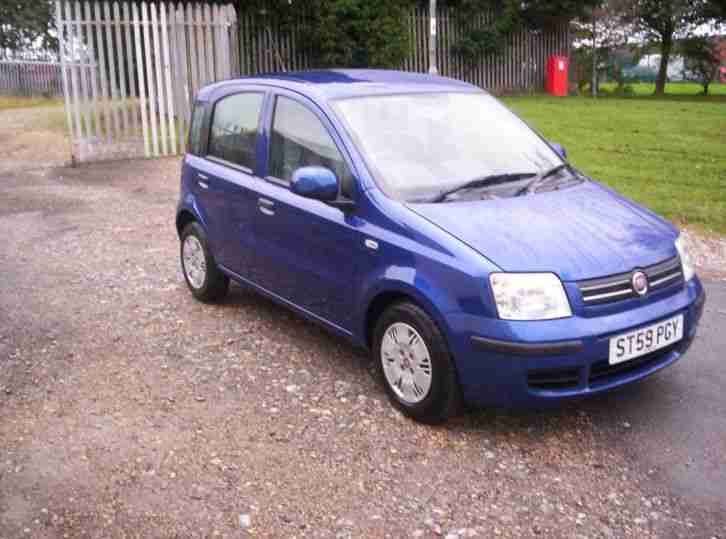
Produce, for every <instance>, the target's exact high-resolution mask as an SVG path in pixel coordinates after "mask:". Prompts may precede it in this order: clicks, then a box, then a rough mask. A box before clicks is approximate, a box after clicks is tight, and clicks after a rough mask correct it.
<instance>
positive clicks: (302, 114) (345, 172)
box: [269, 96, 353, 198]
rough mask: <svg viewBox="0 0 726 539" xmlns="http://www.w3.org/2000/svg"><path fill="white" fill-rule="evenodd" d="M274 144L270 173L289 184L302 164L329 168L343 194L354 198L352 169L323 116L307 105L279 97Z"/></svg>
mask: <svg viewBox="0 0 726 539" xmlns="http://www.w3.org/2000/svg"><path fill="white" fill-rule="evenodd" d="M270 144H271V147H270V167H269V168H270V171H269V174H270V176H273V177H274V178H277V179H279V180H283V181H285V182H288V183H289V182H290V181H291V180H292V175H293V173H294V172H295V170H297V169H298V168H300V167H308V166H317V167H326V168H329V169H330V170H332V171H333V172H334V173H335V175H336V176H337V177H338V181H339V182H340V186H341V187H340V189H341V194H342V195H343V196H346V197H348V198H349V197H350V195H351V192H352V183H353V176H352V174H351V172H350V169H349V168H348V165H347V164H346V163H345V161H344V160H343V156H342V155H340V152H339V151H338V148H337V147H336V145H335V142H334V141H333V139H332V137H331V136H330V134H329V133H328V131H327V130H326V129H325V126H324V125H323V124H322V123H321V121H320V119H319V118H318V117H317V116H316V115H315V114H314V113H313V112H312V111H311V110H310V109H308V108H307V107H305V106H304V105H301V104H300V103H298V102H297V101H294V100H292V99H289V98H287V97H283V96H278V97H277V99H276V100H275V113H274V117H273V121H272V137H271V142H270Z"/></svg>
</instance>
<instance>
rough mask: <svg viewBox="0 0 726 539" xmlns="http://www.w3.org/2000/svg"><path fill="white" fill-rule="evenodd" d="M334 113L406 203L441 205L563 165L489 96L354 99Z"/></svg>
mask: <svg viewBox="0 0 726 539" xmlns="http://www.w3.org/2000/svg"><path fill="white" fill-rule="evenodd" d="M334 107H335V109H336V111H337V113H338V115H339V116H340V117H341V118H342V120H343V122H344V123H345V124H346V126H347V128H348V130H349V131H350V133H351V136H352V137H353V138H354V140H355V141H356V143H357V145H358V147H359V149H360V150H361V151H362V152H363V154H364V158H365V160H366V162H367V164H368V166H369V168H370V169H371V171H372V173H373V175H374V177H375V179H376V181H377V182H378V183H379V185H380V187H381V188H382V189H383V190H384V191H385V192H386V193H387V194H389V196H393V197H395V198H398V199H402V200H406V201H422V200H431V199H435V198H436V196H437V194H440V193H442V192H445V191H446V190H449V189H453V188H456V187H457V186H459V185H462V184H464V183H466V182H469V181H472V180H475V179H477V178H485V177H487V176H496V175H502V174H512V175H523V174H530V175H534V174H540V173H543V172H545V171H547V170H550V169H552V168H553V167H555V166H557V165H559V164H561V163H562V162H563V161H562V159H561V158H560V157H559V156H558V155H557V154H556V153H555V152H554V151H553V150H552V149H551V148H550V147H549V146H548V145H547V143H545V142H544V141H543V140H542V139H541V138H540V137H539V136H538V135H537V134H536V133H535V132H534V131H532V129H530V128H529V126H527V125H526V124H525V123H524V122H523V121H522V120H520V119H519V118H518V117H517V116H515V115H514V114H513V113H511V112H510V111H509V110H508V109H507V108H506V107H504V106H503V105H502V104H501V103H499V102H498V101H497V100H496V99H495V98H493V97H491V96H490V95H488V94H486V93H483V92H471V93H455V92H449V93H422V94H400V95H380V96H365V97H355V98H346V99H339V100H336V101H335V102H334ZM520 177H521V176H520ZM485 183H486V182H485Z"/></svg>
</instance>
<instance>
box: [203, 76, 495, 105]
mask: <svg viewBox="0 0 726 539" xmlns="http://www.w3.org/2000/svg"><path fill="white" fill-rule="evenodd" d="M241 83H246V84H255V85H263V86H274V87H278V88H284V89H288V90H293V91H296V92H298V93H301V94H303V95H307V96H308V97H311V98H314V99H316V98H317V99H335V98H342V97H356V96H364V95H375V94H391V93H418V92H442V91H475V90H478V91H481V89H480V88H478V87H477V86H473V85H471V84H469V83H466V82H462V81H458V80H454V79H449V78H446V77H439V76H436V75H428V74H422V73H410V72H407V71H394V70H386V69H321V70H311V71H293V72H284V73H267V74H261V75H254V76H250V77H240V78H237V79H232V80H227V81H223V82H218V83H215V84H211V85H209V86H206V87H204V88H203V89H202V90H200V92H199V96H198V97H199V99H202V100H204V99H207V97H208V95H209V94H211V93H212V92H213V91H215V90H216V89H219V88H224V87H228V86H239V85H240V84H241Z"/></svg>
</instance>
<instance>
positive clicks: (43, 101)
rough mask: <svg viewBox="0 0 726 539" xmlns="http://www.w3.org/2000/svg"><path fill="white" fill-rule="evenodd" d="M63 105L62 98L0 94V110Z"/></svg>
mask: <svg viewBox="0 0 726 539" xmlns="http://www.w3.org/2000/svg"><path fill="white" fill-rule="evenodd" d="M62 105H63V99H62V98H60V99H59V98H50V99H48V98H45V97H15V96H7V95H0V110H7V109H24V108H31V107H57V106H62Z"/></svg>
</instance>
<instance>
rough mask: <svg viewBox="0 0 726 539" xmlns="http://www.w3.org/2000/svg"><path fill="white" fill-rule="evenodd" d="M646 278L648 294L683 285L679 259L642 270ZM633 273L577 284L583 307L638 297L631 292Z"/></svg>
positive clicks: (672, 259)
mask: <svg viewBox="0 0 726 539" xmlns="http://www.w3.org/2000/svg"><path fill="white" fill-rule="evenodd" d="M642 271H643V273H645V274H646V275H647V277H648V292H647V293H646V296H647V295H648V294H650V293H651V292H653V291H656V290H661V289H664V288H666V287H669V286H673V285H682V284H683V272H682V270H681V260H680V258H678V257H677V256H676V257H673V258H671V259H669V260H666V261H664V262H660V263H658V264H654V265H653V266H648V267H647V268H643V270H642ZM632 277H633V272H628V273H619V274H617V275H611V276H610V277H602V278H599V279H588V280H586V281H580V282H578V283H577V286H578V288H579V289H580V293H581V294H582V301H583V303H585V305H588V306H589V305H599V304H603V303H612V302H615V301H622V300H625V299H628V298H637V297H640V296H638V294H637V293H636V292H635V291H634V290H633V285H632Z"/></svg>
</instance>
